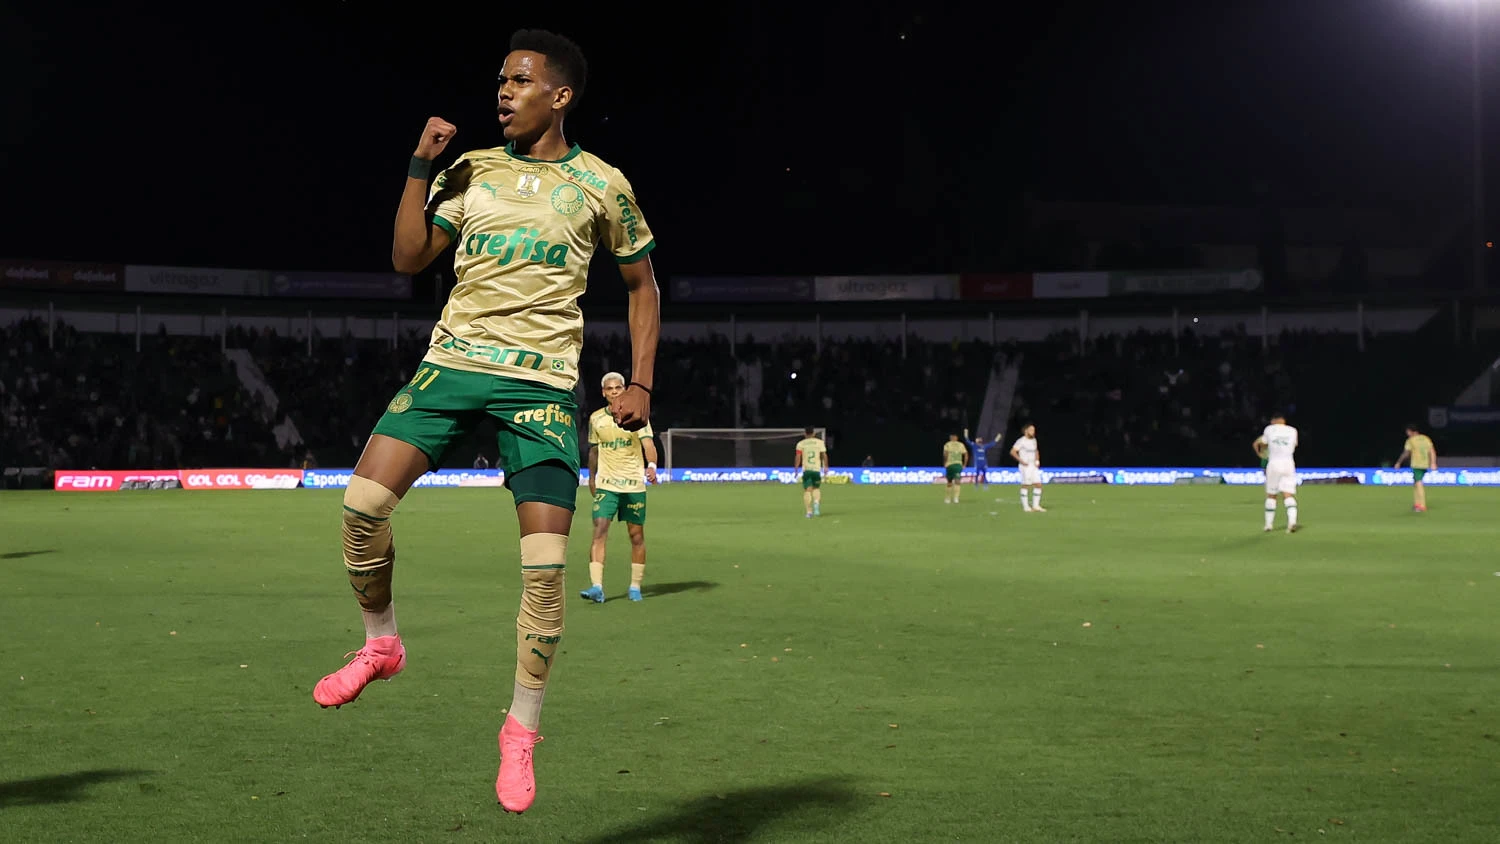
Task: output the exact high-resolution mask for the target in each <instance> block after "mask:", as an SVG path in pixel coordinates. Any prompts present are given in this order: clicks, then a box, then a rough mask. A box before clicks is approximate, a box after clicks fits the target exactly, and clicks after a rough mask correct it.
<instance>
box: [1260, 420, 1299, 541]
mask: <svg viewBox="0 0 1500 844" xmlns="http://www.w3.org/2000/svg"><path fill="white" fill-rule="evenodd" d="M1254 447H1255V453H1256V455H1257V456H1259V457H1260V458H1261V459H1262V460H1264V461H1266V532H1267V533H1269V532H1270V531H1271V529H1272V528H1273V527H1275V525H1276V496H1277V495H1278V494H1280V495H1281V502H1282V504H1284V505H1285V506H1286V532H1287V533H1296V532H1297V462H1296V460H1294V459H1293V457H1292V455H1293V454H1295V453H1296V451H1297V429H1296V428H1293V427H1292V426H1291V425H1288V424H1286V417H1285V416H1282V415H1281V414H1279V413H1278V414H1277V415H1275V416H1272V417H1271V424H1269V425H1267V426H1266V430H1265V431H1263V432H1262V433H1261V435H1260V436H1259V437H1256V438H1255V444H1254Z"/></svg>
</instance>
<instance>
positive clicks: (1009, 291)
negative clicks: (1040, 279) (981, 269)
mask: <svg viewBox="0 0 1500 844" xmlns="http://www.w3.org/2000/svg"><path fill="white" fill-rule="evenodd" d="M958 295H959V298H960V299H1030V298H1031V273H963V274H962V275H960V276H959V277H958Z"/></svg>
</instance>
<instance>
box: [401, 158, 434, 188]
mask: <svg viewBox="0 0 1500 844" xmlns="http://www.w3.org/2000/svg"><path fill="white" fill-rule="evenodd" d="M431 173H432V159H429V158H418V157H416V156H415V155H413V156H412V157H411V163H410V164H408V165H406V177H407V178H409V179H421V180H422V181H424V182H425V181H427V177H428V175H430V174H431Z"/></svg>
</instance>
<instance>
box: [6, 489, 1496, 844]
mask: <svg viewBox="0 0 1500 844" xmlns="http://www.w3.org/2000/svg"><path fill="white" fill-rule="evenodd" d="M1409 495H1410V493H1409V491H1408V490H1403V489H1385V488H1351V487H1305V488H1304V489H1303V491H1302V493H1301V495H1300V499H1301V503H1302V516H1303V519H1304V521H1305V522H1306V523H1307V524H1308V529H1307V530H1306V531H1304V532H1302V533H1299V534H1297V535H1295V536H1288V535H1286V534H1285V533H1283V532H1281V531H1278V532H1276V533H1274V534H1270V535H1265V534H1262V533H1261V531H1260V527H1261V524H1260V522H1261V505H1260V500H1261V499H1260V495H1259V491H1258V490H1253V489H1245V488H1223V487H1177V488H1164V489H1163V488H1114V487H1084V486H1074V487H1060V486H1055V487H1049V488H1048V492H1047V501H1046V504H1047V506H1048V507H1049V509H1050V510H1051V512H1049V513H1047V514H1040V515H1024V514H1022V513H1021V512H1020V508H1019V506H1018V502H1017V500H1016V493H1015V489H1014V488H1011V487H992V488H991V489H990V490H989V491H988V493H981V492H979V491H978V490H974V489H966V490H965V500H964V503H963V504H962V505H959V506H957V507H954V506H947V505H944V504H943V503H942V500H941V499H942V491H941V490H940V489H938V488H937V487H922V488H913V487H899V488H891V487H885V488H880V487H829V488H827V489H826V490H825V502H824V515H823V516H822V517H821V518H819V519H816V520H804V519H803V518H802V517H801V502H800V498H799V495H798V490H796V489H795V488H786V487H779V486H710V487H705V486H690V485H678V486H675V487H667V488H662V489H659V490H656V491H653V492H652V493H651V498H650V507H651V510H650V522H649V525H648V538H649V542H650V552H651V562H650V565H649V567H648V572H647V587H646V595H647V598H646V601H645V602H644V603H643V604H632V603H630V602H628V601H626V600H624V592H625V586H626V584H627V581H628V573H629V566H628V564H627V563H628V547H627V545H626V540H625V536H624V531H623V529H622V528H621V527H619V526H617V527H616V529H615V530H614V531H613V535H612V539H611V558H610V567H609V569H608V572H607V575H606V580H607V582H606V592H607V593H608V594H609V596H610V601H609V602H608V603H606V604H604V605H603V606H595V605H592V604H585V603H584V602H583V601H582V600H580V599H579V598H578V597H577V591H578V590H579V589H582V588H584V587H586V586H587V585H588V583H587V521H586V519H579V520H578V522H577V524H576V525H575V532H574V537H573V542H572V546H571V550H570V553H569V567H570V569H571V575H572V576H571V578H570V579H569V583H568V585H569V603H568V629H567V634H566V638H565V639H564V642H563V652H562V657H561V658H560V659H559V661H558V666H557V670H556V671H555V672H554V674H553V685H552V689H551V694H550V695H549V697H548V700H547V704H546V709H545V713H544V718H543V724H542V726H543V730H542V732H543V734H544V735H546V737H547V739H546V741H545V742H544V743H543V744H541V745H540V746H539V747H538V748H537V756H536V758H537V766H538V773H539V797H538V800H537V803H536V805H535V806H534V807H533V808H532V810H531V811H529V812H527V813H526V814H525V815H522V816H512V815H506V814H504V813H503V812H501V811H500V809H499V808H498V806H496V804H495V799H494V790H493V780H494V772H495V763H496V749H495V731H496V729H497V728H498V727H499V724H500V722H501V719H502V718H503V715H502V710H503V709H504V707H505V706H506V705H507V704H508V703H509V698H510V690H511V680H512V673H513V665H514V643H515V638H514V637H515V633H514V626H513V620H514V616H515V611H516V604H517V598H518V591H519V586H520V577H519V573H518V569H517V565H516V551H515V548H516V528H515V518H514V515H513V512H512V509H511V507H510V503H509V498H508V495H507V494H506V493H505V492H504V491H502V490H493V489H488V490H486V489H476V490H418V491H417V492H416V493H414V494H413V495H411V496H409V499H408V501H406V502H405V503H404V504H403V505H402V508H401V511H400V512H399V513H398V515H397V517H396V519H395V525H396V536H397V543H398V546H399V547H400V549H401V557H400V563H399V565H398V570H397V574H396V584H395V586H396V595H397V598H396V605H397V609H398V616H399V618H400V622H401V629H402V632H403V635H404V638H405V640H406V643H407V647H408V652H409V657H410V662H409V664H408V667H407V669H406V671H405V673H404V674H402V675H401V676H400V677H398V678H396V679H395V680H394V681H393V682H391V683H377V684H375V685H374V686H372V687H371V688H370V689H368V690H367V691H366V692H365V694H364V696H363V697H361V698H360V700H359V701H357V702H356V703H354V704H352V705H349V706H345V707H344V708H343V709H342V710H338V711H335V710H327V711H324V710H322V709H320V708H319V707H318V706H317V705H316V704H314V703H313V702H312V700H311V697H310V691H311V688H312V684H313V683H314V682H315V681H316V680H317V679H318V678H319V677H320V676H321V675H322V674H324V673H326V672H327V671H330V670H332V669H333V668H336V667H337V666H338V665H339V664H341V660H340V657H341V655H342V654H343V653H344V652H345V651H347V650H351V649H354V648H356V647H358V646H359V644H360V640H361V636H362V631H361V629H360V627H359V616H358V612H357V609H356V606H355V604H354V601H353V600H352V597H351V596H350V595H349V590H348V587H347V585H346V583H347V581H346V579H345V577H344V575H343V572H342V571H341V569H340V566H339V563H338V559H339V544H338V543H339V539H338V536H339V531H338V519H339V501H340V494H339V493H338V492H328V491H323V492H315V491H306V490H289V491H275V492H204V493H188V492H176V491H159V492H139V493H126V494H115V495H71V494H63V493H7V494H4V495H0V618H3V619H4V625H3V629H4V631H5V636H4V638H3V639H0V666H3V668H0V670H3V672H4V674H3V676H0V708H3V716H4V717H3V719H0V758H3V759H4V766H3V775H0V812H3V814H0V822H3V825H4V827H5V832H4V835H3V837H4V838H5V839H6V840H7V841H67V840H80V841H81V840H125V839H137V840H144V839H150V840H158V841H192V840H221V841H236V840H283V839H291V838H304V837H306V838H310V839H315V840H346V839H355V838H357V839H359V840H362V841H372V842H373V841H463V840H475V841H497V840H498V841H526V842H543V841H569V842H634V841H685V842H709V841H736V842H737V841H761V840H765V841H794V842H795V841H830V840H840V841H860V842H883V841H891V842H898V841H899V842H910V841H984V842H990V841H1025V842H1036V841H1113V842H1126V841H1198V842H1201V841H1216V842H1238V841H1267V840H1277V839H1280V838H1288V837H1295V838H1319V839H1322V838H1324V837H1325V836H1326V838H1328V839H1338V838H1347V839H1349V840H1358V841H1399V842H1417V841H1457V840H1464V841H1479V840H1497V839H1500V812H1497V811H1496V808H1495V807H1496V805H1497V798H1500V779H1497V778H1496V777H1495V775H1494V772H1495V771H1496V770H1497V769H1500V717H1497V707H1496V700H1497V697H1500V670H1497V653H1500V651H1497V649H1496V647H1495V631H1494V618H1495V609H1494V608H1495V603H1496V590H1497V588H1500V577H1496V576H1495V569H1497V568H1500V561H1497V558H1496V557H1495V554H1494V549H1495V547H1496V539H1497V530H1496V522H1495V519H1494V513H1495V512H1496V506H1497V504H1500V493H1497V492H1496V491H1490V490H1482V489H1458V490H1434V491H1433V492H1432V493H1431V499H1432V501H1431V503H1432V508H1433V509H1432V511H1431V512H1429V513H1427V514H1425V515H1415V514H1412V513H1410V512H1409ZM997 498H998V499H999V500H998V501H996V499H997ZM581 500H584V499H583V497H581ZM1085 624H1087V626H1085ZM1320 831H1321V832H1322V833H1323V835H1321V836H1320V835H1319V833H1320Z"/></svg>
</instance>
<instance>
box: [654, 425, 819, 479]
mask: <svg viewBox="0 0 1500 844" xmlns="http://www.w3.org/2000/svg"><path fill="white" fill-rule="evenodd" d="M827 433H828V432H827V431H826V430H825V429H823V428H814V429H813V435H814V436H816V437H819V438H821V439H823V440H824V441H825V442H826V441H827ZM804 436H806V434H804V433H803V432H802V429H801V428H672V429H669V430H667V431H663V432H662V435H661V445H662V451H663V454H662V458H663V460H664V465H665V466H666V468H668V469H672V468H677V469H701V468H707V467H719V466H723V467H734V468H741V469H748V468H767V467H773V466H790V465H792V459H793V457H794V456H795V453H796V450H797V443H798V442H800V441H801V440H802V438H803V437H804Z"/></svg>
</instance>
